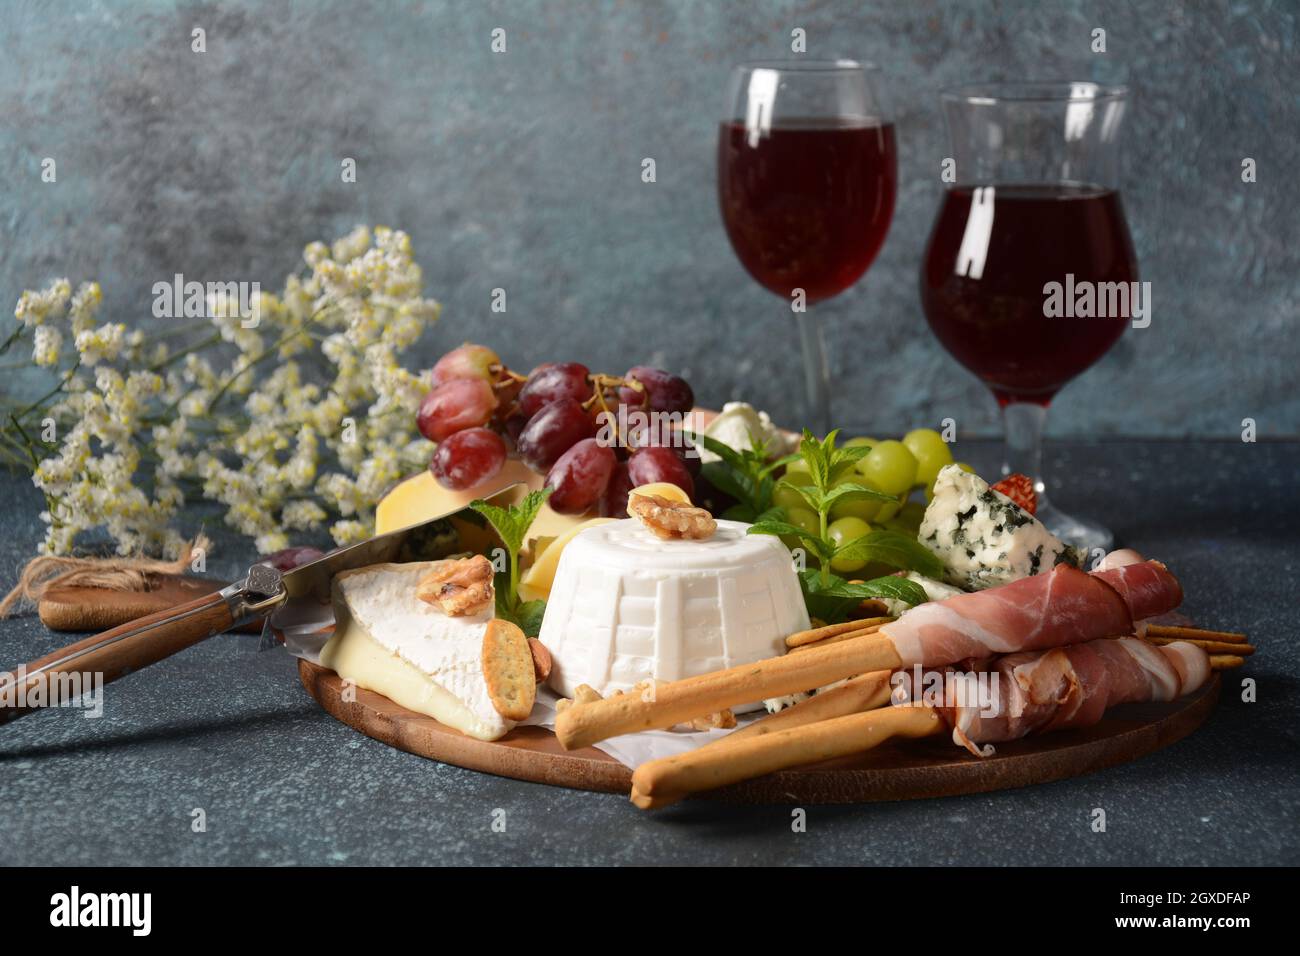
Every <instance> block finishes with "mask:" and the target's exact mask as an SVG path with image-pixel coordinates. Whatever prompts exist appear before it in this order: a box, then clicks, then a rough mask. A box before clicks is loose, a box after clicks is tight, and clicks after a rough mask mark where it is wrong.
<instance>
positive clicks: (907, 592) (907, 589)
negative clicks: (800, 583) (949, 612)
mask: <svg viewBox="0 0 1300 956" xmlns="http://www.w3.org/2000/svg"><path fill="white" fill-rule="evenodd" d="M821 593H823V594H826V595H827V596H830V597H851V598H857V599H858V600H866V599H867V598H889V599H890V600H893V601H902V602H904V603H906V604H910V605H911V606H912V607H915V606H916V605H918V604H924V603H925V602H926V601H928V600H929V599H930V598H929V597H928V596H927V595H926V593H925V588H923V587H921V585H919V584H917V583H916V582H915V581H909V580H907V578H899V577H894V576H893V575H892V574H891V575H887V576H885V577H883V578H872V579H871V580H870V581H858V582H852V583H851V582H848V581H844V582H841V583H840V584H836V585H832V586H831V587H829V588H824V589H822V591H821Z"/></svg>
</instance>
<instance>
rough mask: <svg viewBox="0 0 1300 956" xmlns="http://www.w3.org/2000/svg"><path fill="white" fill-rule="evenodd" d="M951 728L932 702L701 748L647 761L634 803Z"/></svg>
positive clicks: (646, 805) (663, 802)
mask: <svg viewBox="0 0 1300 956" xmlns="http://www.w3.org/2000/svg"><path fill="white" fill-rule="evenodd" d="M946 729H947V725H946V724H944V722H943V720H941V719H940V717H939V714H938V713H937V712H936V711H935V710H934V708H932V707H927V706H904V707H881V708H879V709H877V710H868V711H865V712H863V713H860V714H849V715H848V716H845V717H835V718H833V719H831V720H822V721H818V722H817V723H813V724H805V725H804V726H802V727H793V728H790V729H788V730H781V731H777V732H776V733H773V734H764V735H762V736H758V737H749V738H747V739H745V740H741V741H738V742H737V743H734V744H727V745H725V746H714V745H710V746H707V747H701V748H699V749H698V750H692V751H691V752H690V753H685V754H679V755H678V756H676V757H664V758H661V759H659V760H651V761H649V762H648V763H643V764H642V765H641V766H640V767H638V768H637V769H636V772H635V773H633V774H632V802H633V803H635V804H636V805H637V806H638V807H641V808H642V809H643V810H653V809H655V808H657V807H663V806H667V805H668V804H670V803H675V802H676V801H678V800H680V799H682V798H683V797H685V796H687V795H689V794H692V793H698V792H700V791H701V790H713V789H715V788H717V787H725V786H727V784H731V783H739V782H740V781H742V780H749V779H751V778H753V777H758V776H762V775H763V774H765V773H772V772H774V771H777V770H784V769H786V768H787V767H797V766H800V765H801V764H806V763H816V762H818V761H822V760H831V759H833V758H835V757H845V756H848V755H849V754H855V753H861V752H862V751H864V750H870V749H872V748H873V747H876V746H878V745H880V744H881V743H883V742H884V741H886V740H888V739H890V738H891V737H927V736H929V735H931V734H938V733H942V732H943V731H944V730H946Z"/></svg>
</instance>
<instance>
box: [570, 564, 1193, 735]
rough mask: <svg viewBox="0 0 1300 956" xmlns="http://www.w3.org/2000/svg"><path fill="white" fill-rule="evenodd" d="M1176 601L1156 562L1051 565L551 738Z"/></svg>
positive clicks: (972, 650)
mask: <svg viewBox="0 0 1300 956" xmlns="http://www.w3.org/2000/svg"><path fill="white" fill-rule="evenodd" d="M1112 576H1113V579H1112ZM1181 601H1182V588H1181V587H1180V586H1179V584H1178V581H1177V580H1175V578H1174V576H1173V575H1172V574H1170V573H1169V571H1168V569H1166V568H1165V566H1164V565H1163V564H1161V563H1160V562H1158V561H1147V562H1144V563H1142V564H1136V565H1130V566H1128V567H1124V568H1120V569H1117V570H1116V571H1113V572H1111V571H1107V572H1102V573H1099V574H1086V573H1084V572H1083V571H1080V570H1078V569H1076V568H1073V567H1070V566H1069V565H1059V566H1057V567H1056V568H1055V569H1053V570H1052V571H1051V573H1049V574H1040V575H1036V576H1034V577H1029V578H1022V579H1021V580H1019V581H1013V582H1012V583H1011V584H1006V585H1003V586H1002V587H997V588H990V589H989V590H987V591H978V592H975V593H973V594H959V595H957V596H956V597H952V598H948V599H947V600H946V601H935V602H932V603H930V604H922V605H920V606H918V607H915V608H913V609H912V610H910V611H908V612H907V613H906V614H904V615H903V616H902V617H900V618H899V619H898V620H896V621H893V622H891V623H888V624H885V625H883V626H882V627H881V628H880V630H879V631H878V632H877V633H876V634H871V635H866V636H862V637H854V638H851V639H849V640H845V641H842V642H840V643H837V644H833V645H831V646H828V647H811V648H809V649H808V650H805V651H802V652H800V653H798V654H790V655H787V656H785V657H775V658H770V659H768V660H764V661H758V662H756V663H754V664H743V665H740V666H739V667H733V668H731V669H729V670H723V671H714V672H713V673H709V674H701V675H699V676H697V677H687V678H684V679H682V680H678V681H670V682H668V683H665V684H661V685H659V686H658V687H657V688H656V689H655V694H654V696H653V699H646V698H645V697H643V696H641V695H635V694H623V695H621V696H616V697H609V698H606V699H604V700H597V701H591V702H589V703H581V704H575V705H573V706H572V707H569V708H568V709H566V710H565V711H564V712H563V713H561V714H560V715H559V717H558V718H557V719H556V722H555V735H556V737H558V738H559V741H560V743H561V744H562V745H563V746H564V747H565V749H567V750H573V749H576V748H578V747H587V746H590V745H592V744H594V743H598V742H599V741H602V740H606V739H608V738H609V737H616V736H618V735H619V734H626V733H632V732H634V731H640V730H652V729H656V728H663V727H671V726H673V725H674V724H678V723H683V722H685V721H689V720H691V719H693V718H695V717H699V716H702V715H704V714H711V713H714V712H716V711H719V710H722V709H723V708H727V707H734V706H737V705H740V704H747V703H750V702H752V701H756V700H764V699H766V698H769V697H779V696H781V695H782V694H790V693H795V692H797V691H804V690H808V689H809V688H812V687H820V686H823V685H825V684H829V683H831V682H833V681H836V680H840V679H842V678H845V677H851V676H853V675H855V674H865V673H867V672H868V671H876V670H895V669H897V668H899V667H911V666H913V665H920V666H922V667H943V666H946V665H950V664H957V663H959V662H961V661H966V660H971V659H981V660H982V659H984V658H988V657H992V656H994V655H997V654H1011V653H1016V652H1019V651H1025V650H1041V649H1043V648H1049V647H1062V646H1065V645H1068V644H1078V643H1081V642H1083V641H1090V640H1093V639H1095V638H1099V637H1112V636H1116V635H1120V634H1131V633H1132V631H1133V620H1134V618H1135V617H1136V616H1142V617H1149V616H1151V615H1154V614H1163V613H1165V612H1166V611H1170V610H1173V608H1175V607H1177V606H1178V604H1179V603H1180V602H1181ZM1130 602H1132V606H1131V607H1130ZM1135 612H1136V613H1135Z"/></svg>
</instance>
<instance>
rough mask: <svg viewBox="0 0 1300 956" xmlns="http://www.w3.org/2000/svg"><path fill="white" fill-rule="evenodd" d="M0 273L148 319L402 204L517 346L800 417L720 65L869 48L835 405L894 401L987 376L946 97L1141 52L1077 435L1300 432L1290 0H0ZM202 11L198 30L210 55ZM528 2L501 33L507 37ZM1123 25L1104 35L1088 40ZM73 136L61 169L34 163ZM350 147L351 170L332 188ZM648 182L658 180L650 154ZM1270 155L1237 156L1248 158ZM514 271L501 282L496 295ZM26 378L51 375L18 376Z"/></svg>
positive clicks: (1295, 93)
mask: <svg viewBox="0 0 1300 956" xmlns="http://www.w3.org/2000/svg"><path fill="white" fill-rule="evenodd" d="M0 10H3V13H2V16H3V25H2V26H0V183H2V184H3V186H2V187H0V188H3V194H2V195H0V223H3V227H4V231H5V234H4V240H3V242H2V243H0V294H2V295H3V297H4V299H5V301H6V302H12V301H13V300H14V299H15V298H16V297H17V295H18V293H19V292H20V291H21V290H22V289H23V288H26V287H36V286H38V285H40V284H41V283H43V282H44V281H45V280H47V279H48V278H49V277H51V276H53V275H56V274H67V275H69V276H70V277H71V278H73V279H74V281H75V280H76V279H80V278H93V277H98V278H99V279H100V280H101V281H102V282H103V284H104V288H105V293H106V305H107V311H108V312H109V313H114V314H116V315H118V316H122V317H126V316H131V317H135V316H146V315H148V311H149V304H150V302H151V297H150V292H149V289H150V286H151V285H152V283H153V282H154V281H156V280H157V279H159V278H167V277H170V276H171V275H172V273H173V272H177V271H179V272H183V273H185V274H186V275H187V276H189V277H191V278H193V277H202V278H220V279H224V278H246V279H250V280H251V279H256V280H259V281H261V282H262V283H263V284H264V285H269V286H271V287H277V288H278V286H279V283H280V281H281V280H282V278H283V275H284V274H285V273H286V272H287V271H289V270H290V269H292V268H293V267H294V266H295V265H296V262H297V256H298V254H299V251H300V249H301V247H302V245H303V244H304V243H306V242H307V241H308V240H310V239H314V238H319V237H324V238H330V237H332V236H333V235H336V234H338V233H341V232H343V231H345V230H346V229H347V228H348V227H350V226H351V225H352V224H353V223H355V222H359V221H368V222H382V223H386V224H389V225H393V226H400V227H402V228H405V229H406V230H408V231H409V232H410V233H411V234H412V236H413V237H414V239H415V242H416V248H417V252H418V255H419V258H420V260H421V262H422V263H423V265H424V267H425V270H426V275H427V278H428V287H429V290H430V292H431V294H433V295H434V296H436V297H437V298H439V299H440V300H441V301H442V302H443V303H444V304H445V306H446V308H445V312H444V317H443V322H442V324H441V325H440V326H439V328H438V330H437V332H436V334H435V335H433V336H432V340H431V341H429V342H428V343H426V348H425V352H426V355H425V356H423V357H424V358H425V359H426V360H431V358H432V356H433V355H434V354H435V353H436V352H437V351H439V350H441V349H443V348H446V347H448V346H449V345H451V344H454V343H456V342H459V341H460V340H462V339H466V338H469V339H477V340H482V341H485V342H488V343H491V344H495V345H497V346H498V347H500V348H501V349H502V351H503V352H504V353H505V355H506V356H507V359H508V360H509V361H510V362H511V363H512V364H515V365H518V366H520V367H528V366H529V365H531V364H532V363H534V362H537V361H540V360H543V359H548V358H550V359H554V358H577V359H580V360H583V361H586V362H588V363H589V364H591V365H592V366H593V367H599V368H603V369H605V370H608V371H612V372H617V371H622V370H623V368H624V367H625V366H627V365H628V364H631V363H633V362H639V361H650V362H658V363H663V364H665V365H668V366H671V367H676V368H680V369H684V370H686V371H687V372H688V373H689V374H690V376H691V378H692V379H693V381H694V383H695V385H696V388H697V393H698V395H699V397H700V399H701V400H702V401H704V402H708V403H713V404H716V403H719V402H721V401H723V400H725V399H727V398H731V397H746V398H749V399H751V400H753V401H754V402H756V403H757V404H760V405H762V406H765V407H768V408H770V409H771V410H772V411H773V412H774V413H775V414H776V415H778V416H779V417H780V418H781V419H783V420H785V421H788V422H795V421H797V408H798V396H799V381H800V377H799V376H800V370H799V366H798V363H797V361H795V360H794V356H795V355H796V339H795V332H794V329H793V327H792V323H791V317H790V314H789V312H788V308H787V306H786V304H785V303H784V302H783V301H781V300H778V299H776V298H775V297H773V296H770V295H769V294H768V293H766V292H763V291H761V290H760V289H759V287H758V286H757V284H755V283H754V282H753V281H751V280H750V279H749V277H748V276H747V275H746V274H745V273H744V272H743V271H742V269H741V267H740V265H739V264H738V263H737V261H736V260H735V258H734V256H733V255H732V252H731V249H730V247H729V245H728V243H727V240H726V237H725V235H724V233H723V231H722V227H721V224H720V222H719V219H718V214H717V209H716V203H715V198H714V136H715V123H716V121H717V120H718V118H719V115H720V112H721V110H722V105H723V104H722V99H723V87H724V81H725V79H726V76H727V71H728V68H729V66H731V65H732V64H733V63H734V62H735V61H738V60H741V59H745V58H750V57H755V56H784V55H786V54H787V53H788V50H789V37H790V30H791V29H792V28H794V27H803V28H804V29H805V30H806V31H807V36H808V44H809V53H808V55H809V56H816V57H823V56H832V55H842V56H853V57H858V58H864V59H871V60H875V61H877V62H879V63H880V64H881V65H882V66H883V68H884V70H885V72H886V74H887V76H888V77H889V80H890V85H891V88H892V95H893V99H894V103H895V107H896V112H897V121H898V130H899V136H900V156H899V160H900V169H901V183H900V194H899V201H898V207H897V212H896V215H895V219H894V224H893V228H892V230H891V232H890V235H889V239H888V241H887V243H886V246H885V249H884V252H883V253H882V255H881V257H880V259H879V260H878V261H877V263H876V265H875V266H874V267H873V269H872V271H871V272H870V273H869V274H868V276H867V279H866V280H865V281H864V282H862V283H860V284H859V285H858V286H857V287H856V288H854V289H852V290H851V291H850V292H848V293H846V294H845V295H843V296H841V297H840V298H839V299H837V300H834V301H832V302H830V303H828V304H827V305H826V306H824V307H823V311H824V313H825V314H826V316H827V319H828V320H829V323H830V327H829V333H830V336H831V340H832V343H833V351H834V356H835V365H836V373H835V374H836V380H837V386H836V393H837V400H838V408H839V409H840V411H841V412H843V413H844V415H845V417H853V418H855V419H857V420H861V421H864V422H866V423H867V424H869V425H870V427H871V429H872V430H873V431H877V432H882V433H885V432H897V431H899V430H901V429H903V428H906V427H909V426H912V425H914V424H918V423H925V422H935V421H937V420H938V419H939V418H940V417H943V416H947V415H951V416H953V417H955V418H957V419H958V421H959V423H960V425H961V427H962V428H963V431H964V433H966V434H974V433H989V432H991V431H993V430H994V428H995V425H994V421H995V418H994V416H995V412H994V407H993V402H992V400H991V399H990V398H988V397H987V395H986V393H985V392H984V391H983V389H982V388H981V387H979V386H978V385H977V384H976V383H975V382H974V380H973V379H972V378H971V377H970V376H969V375H968V374H967V373H966V372H964V371H963V370H962V369H960V368H959V367H958V366H957V365H956V364H955V363H953V362H952V361H951V360H950V359H949V358H948V357H947V355H946V354H945V353H944V352H943V351H942V349H941V348H940V347H939V346H938V345H937V343H936V342H935V341H934V340H933V339H932V338H931V336H930V333H929V331H928V329H927V327H926V325H925V323H924V320H923V319H922V316H921V311H920V306H919V303H918V299H917V292H916V274H917V264H918V259H919V256H920V255H921V251H922V248H923V245H924V241H925V236H926V233H927V231H928V228H929V224H930V220H931V217H932V215H933V213H934V209H935V205H936V199H937V197H938V194H939V190H940V183H939V180H938V174H939V163H940V160H941V158H942V157H943V156H944V155H945V154H946V152H947V148H946V144H945V137H944V132H943V126H942V120H941V117H940V115H939V111H938V107H937V101H936V92H937V90H938V89H939V88H941V87H942V86H945V85H948V84H952V83H955V82H960V81H968V80H975V79H1014V78H1026V77H1037V78H1075V79H1095V80H1105V81H1123V82H1126V83H1128V84H1129V85H1131V87H1132V88H1133V91H1134V97H1133V103H1132V108H1131V112H1130V117H1129V121H1128V136H1127V144H1126V146H1127V152H1126V158H1125V178H1124V182H1125V202H1126V205H1127V208H1128V212H1129V217H1130V221H1131V224H1132V228H1133V232H1134V239H1135V243H1136V246H1137V250H1138V255H1139V260H1140V263H1141V270H1142V274H1143V278H1145V279H1149V280H1150V281H1151V282H1152V284H1153V295H1154V302H1155V318H1154V323H1153V325H1152V326H1151V328H1149V329H1147V330H1145V331H1136V332H1134V331H1130V332H1129V333H1128V334H1127V335H1126V336H1125V338H1124V339H1123V340H1121V343H1120V345H1119V346H1118V347H1117V348H1116V349H1115V350H1114V351H1113V352H1112V354H1111V355H1109V356H1108V357H1107V358H1106V359H1105V360H1104V361H1103V362H1102V364H1100V365H1099V366H1097V367H1096V368H1095V369H1093V370H1092V371H1091V372H1090V373H1088V374H1087V375H1086V376H1085V377H1084V378H1082V379H1081V380H1079V381H1078V382H1077V383H1075V384H1074V385H1073V386H1071V387H1070V388H1069V389H1068V390H1067V391H1066V392H1065V393H1064V394H1063V396H1062V399H1061V401H1060V402H1059V403H1058V408H1057V409H1056V411H1055V412H1054V424H1053V431H1055V432H1057V433H1062V434H1064V433H1074V434H1090V433H1102V434H1108V433H1121V434H1134V435H1182V434H1197V435H1223V436H1225V437H1227V436H1234V437H1235V436H1236V435H1237V433H1238V431H1239V428H1240V421H1241V419H1242V418H1243V417H1246V416H1250V417H1253V418H1256V419H1257V420H1258V422H1259V428H1260V434H1261V436H1270V435H1282V434H1287V435H1296V434H1297V433H1300V399H1298V398H1297V396H1296V388H1295V380H1296V368H1297V365H1298V364H1300V346H1298V345H1297V339H1298V338H1300V336H1298V335H1297V330H1296V315H1297V306H1298V305H1300V283H1298V281H1297V276H1298V275H1300V271H1298V270H1300V225H1298V224H1300V215H1297V205H1298V204H1297V201H1296V195H1297V190H1298V189H1300V187H1298V186H1297V182H1296V171H1297V169H1300V105H1298V104H1300V99H1298V98H1300V66H1298V65H1297V63H1298V57H1297V50H1296V20H1297V4H1295V3H1292V2H1287V3H1281V2H1275V3H1268V2H1258V3H1235V4H1226V3H1176V2H1170V3H1166V2H1149V3H1129V2H1118V3H1102V4H1093V3H1083V2H1068V3H1049V2H1024V3H998V2H971V3H962V4H937V3H928V2H882V3H833V2H804V3H753V2H740V0H738V2H725V3H723V2H719V3H686V2H646V3H630V2H625V3H612V4H595V3H577V2H572V3H544V4H543V3H525V2H512V3H506V2H485V3H477V2H426V3H413V4H398V3H389V2H380V0H340V2H312V3H309V2H301V3H289V2H271V3H265V4H235V3H157V2H142V0H136V2H106V0H81V2H69V3H29V2H15V0H0ZM195 26H201V27H203V28H204V29H205V30H206V31H207V43H208V52H207V53H206V54H195V53H193V52H191V49H190V31H191V29H192V28H193V27H195ZM498 26H499V27H503V28H505V29H506V31H507V40H508V52H507V53H506V54H505V55H494V54H493V53H491V52H490V50H489V34H490V31H491V30H492V29H493V28H494V27H498ZM1095 27H1102V28H1104V29H1105V30H1106V34H1107V52H1106V53H1105V54H1104V55H1099V54H1093V53H1092V52H1091V51H1090V49H1089V42H1090V32H1091V30H1092V29H1093V28H1095ZM45 156H51V157H55V158H56V160H57V162H58V172H59V176H58V183H57V184H56V185H43V184H41V182H40V179H39V173H40V161H41V158H42V157H45ZM344 156H351V157H355V158H356V159H357V160H358V163H359V172H358V182H357V183H356V184H355V185H345V184H343V183H341V182H340V176H339V161H340V159H341V158H342V157H344ZM645 156H653V157H654V158H655V159H656V162H657V168H658V182H657V183H655V184H653V185H646V184H643V183H642V182H641V181H640V176H639V174H640V161H641V159H642V157H645ZM1246 156H1249V157H1253V158H1254V159H1255V160H1256V161H1257V163H1258V182H1257V183H1255V184H1253V185H1247V184H1243V183H1242V182H1241V179H1240V163H1241V160H1242V158H1243V157H1246ZM495 286H503V287H505V288H506V289H507V291H508V295H509V312H508V314H507V315H505V316H500V315H496V316H494V315H493V314H492V313H491V312H490V311H489V293H490V290H491V289H492V288H493V287H495ZM26 384H27V385H29V386H30V384H31V382H30V380H29V381H28V382H27V383H26Z"/></svg>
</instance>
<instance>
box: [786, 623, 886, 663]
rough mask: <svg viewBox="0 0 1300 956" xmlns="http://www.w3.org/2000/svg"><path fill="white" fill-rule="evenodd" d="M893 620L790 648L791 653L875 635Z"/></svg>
mask: <svg viewBox="0 0 1300 956" xmlns="http://www.w3.org/2000/svg"><path fill="white" fill-rule="evenodd" d="M892 620H894V618H892V617H891V618H887V619H886V620H885V621H884V622H882V623H880V624H872V625H870V626H868V627H863V628H859V629H858V630H856V631H849V632H847V633H845V634H836V635H834V636H832V637H823V638H822V639H821V640H820V641H814V642H813V643H811V644H800V645H798V646H797V647H792V648H790V653H791V654H794V653H796V652H797V651H810V650H812V649H813V648H814V647H829V646H830V645H832V644H838V643H839V642H840V641H851V640H853V639H854V638H855V637H867V636H868V635H870V634H875V633H876V632H877V631H879V630H880V629H881V628H882V627H884V626H885V624H888V623H889V622H890V621H892Z"/></svg>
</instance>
